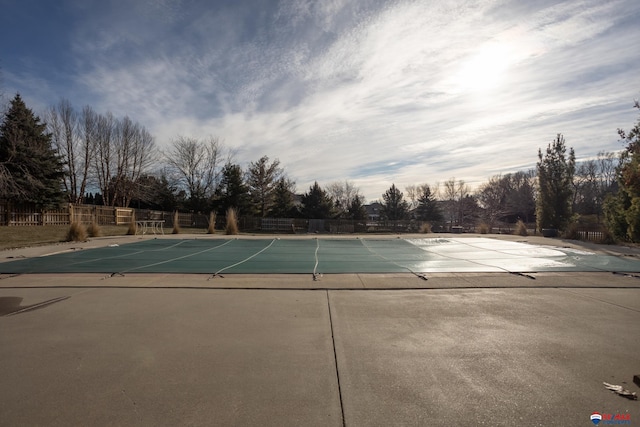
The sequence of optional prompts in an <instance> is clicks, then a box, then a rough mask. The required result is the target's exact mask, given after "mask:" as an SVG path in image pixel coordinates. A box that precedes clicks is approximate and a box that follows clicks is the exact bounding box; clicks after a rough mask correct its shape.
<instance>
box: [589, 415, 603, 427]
mask: <svg viewBox="0 0 640 427" xmlns="http://www.w3.org/2000/svg"><path fill="white" fill-rule="evenodd" d="M600 421H602V415H600V414H599V413H597V412H594V413H593V414H591V422H592V423H594V424H595V425H598V423H599V422H600Z"/></svg>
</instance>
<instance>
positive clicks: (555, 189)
mask: <svg viewBox="0 0 640 427" xmlns="http://www.w3.org/2000/svg"><path fill="white" fill-rule="evenodd" d="M566 151H567V149H566V147H565V142H564V137H563V136H562V135H561V134H558V136H557V138H556V139H555V140H554V141H553V142H552V143H551V144H549V145H548V146H547V150H546V153H545V155H544V156H543V155H542V151H541V150H538V158H539V161H538V163H537V170H538V199H537V201H536V202H537V203H536V222H537V226H538V229H539V230H542V229H543V228H557V229H559V230H564V229H565V228H566V226H567V225H568V224H569V222H570V221H571V215H572V211H571V201H572V194H573V173H574V171H575V166H576V158H575V154H574V152H573V148H570V149H569V156H568V157H567V156H566Z"/></svg>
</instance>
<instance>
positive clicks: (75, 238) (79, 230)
mask: <svg viewBox="0 0 640 427" xmlns="http://www.w3.org/2000/svg"><path fill="white" fill-rule="evenodd" d="M85 240H87V232H86V230H85V229H84V226H83V225H82V224H80V223H79V222H77V221H74V222H72V223H71V225H70V226H69V231H67V242H84V241H85Z"/></svg>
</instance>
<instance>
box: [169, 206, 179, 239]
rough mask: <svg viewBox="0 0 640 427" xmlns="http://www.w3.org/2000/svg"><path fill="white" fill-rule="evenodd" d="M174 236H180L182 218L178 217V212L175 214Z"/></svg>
mask: <svg viewBox="0 0 640 427" xmlns="http://www.w3.org/2000/svg"><path fill="white" fill-rule="evenodd" d="M171 233H172V234H180V217H179V216H178V211H175V212H174V213H173V231H171Z"/></svg>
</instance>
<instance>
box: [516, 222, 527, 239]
mask: <svg viewBox="0 0 640 427" xmlns="http://www.w3.org/2000/svg"><path fill="white" fill-rule="evenodd" d="M513 234H517V235H518V236H528V235H529V232H528V231H527V226H526V224H525V223H524V222H522V220H521V219H519V220H518V222H517V223H516V229H515V230H514V231H513Z"/></svg>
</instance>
